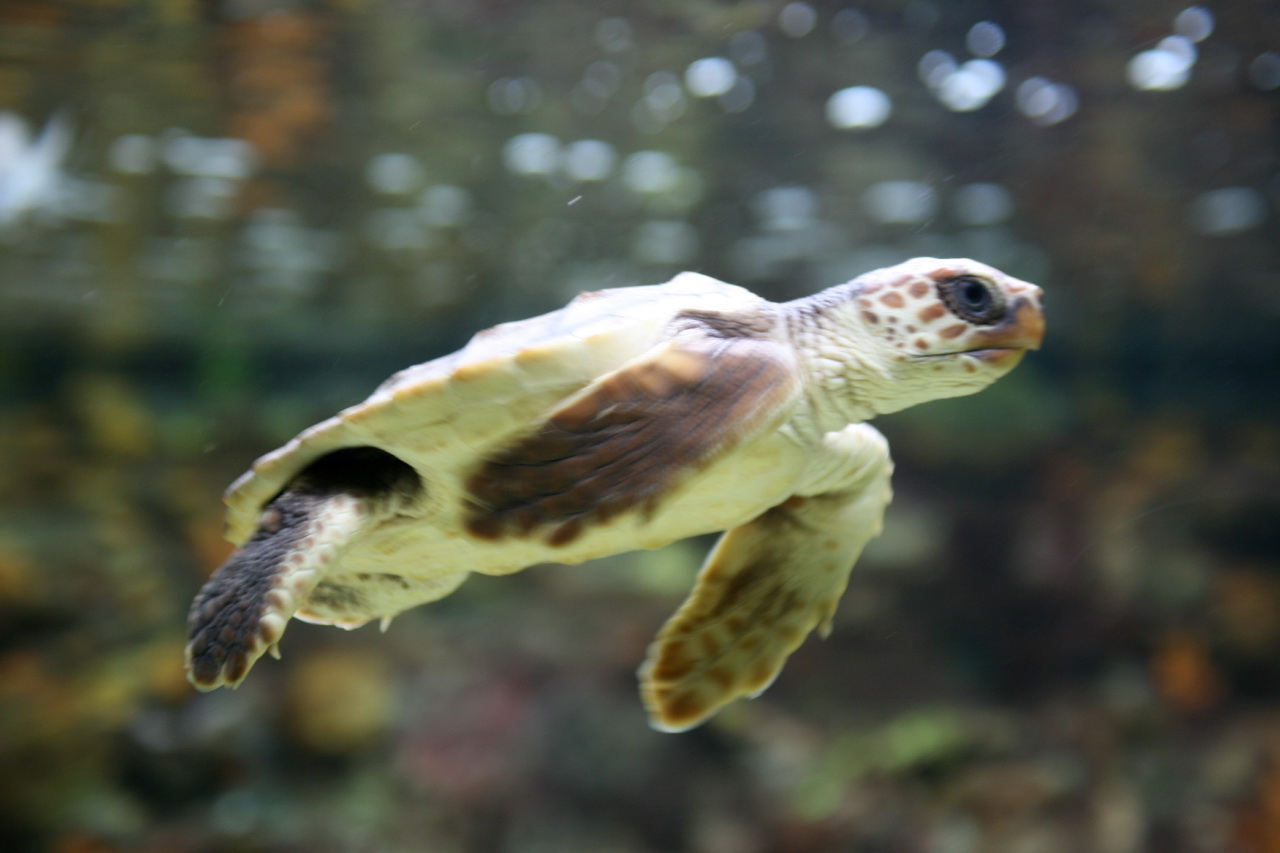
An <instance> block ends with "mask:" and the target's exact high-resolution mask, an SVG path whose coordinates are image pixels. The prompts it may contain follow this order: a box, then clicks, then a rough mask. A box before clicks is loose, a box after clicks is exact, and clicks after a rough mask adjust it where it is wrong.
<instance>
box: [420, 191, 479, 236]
mask: <svg viewBox="0 0 1280 853" xmlns="http://www.w3.org/2000/svg"><path fill="white" fill-rule="evenodd" d="M418 211H419V212H420V213H421V215H422V218H423V219H424V220H425V221H426V222H428V223H429V224H431V225H439V226H441V227H451V226H456V225H464V224H466V223H467V222H468V221H469V220H470V219H471V193H470V192H468V191H467V190H466V189H465V188H463V187H459V186H455V185H453V184H437V185H436V186H434V187H427V188H426V189H425V190H423V191H422V195H420V196H419V197H418Z"/></svg>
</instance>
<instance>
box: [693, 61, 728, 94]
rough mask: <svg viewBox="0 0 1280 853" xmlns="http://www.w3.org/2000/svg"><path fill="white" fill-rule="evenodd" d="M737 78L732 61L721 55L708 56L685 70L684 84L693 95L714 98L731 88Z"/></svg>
mask: <svg viewBox="0 0 1280 853" xmlns="http://www.w3.org/2000/svg"><path fill="white" fill-rule="evenodd" d="M737 78H738V72H737V69H735V68H734V67H733V63H732V62H730V61H729V60H727V59H725V58H724V57H723V56H708V57H706V58H704V59H699V60H697V61H695V62H693V63H692V64H691V65H690V66H689V67H688V68H687V69H686V70H685V72H684V85H685V87H686V88H688V90H689V93H690V94H691V95H693V96H694V97H697V98H714V97H716V96H718V95H723V94H724V93H725V92H727V91H729V90H730V89H732V88H733V83H734V81H735V80H737Z"/></svg>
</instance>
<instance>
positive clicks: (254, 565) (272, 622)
mask: <svg viewBox="0 0 1280 853" xmlns="http://www.w3.org/2000/svg"><path fill="white" fill-rule="evenodd" d="M371 508H372V507H371V505H370V500H369V499H368V498H365V497H362V496H358V495H355V494H351V493H346V492H338V493H332V492H330V493H319V494H317V493H315V492H310V491H286V492H285V493H284V494H282V495H280V497H278V498H276V499H275V500H274V501H272V502H271V503H270V504H268V505H267V507H266V509H265V510H264V511H263V513H262V518H261V521H260V522H259V525H258V529H257V530H256V531H255V532H254V534H253V536H252V537H250V539H249V541H248V542H246V543H245V544H244V546H243V547H242V548H240V550H238V551H236V552H235V553H234V554H232V555H231V558H230V559H228V560H227V562H226V563H225V564H223V566H222V568H220V569H218V571H217V572H215V573H214V575H213V576H212V577H211V578H210V579H209V581H208V582H207V583H206V584H205V585H204V588H203V589H201V590H200V593H199V594H198V595H197V596H196V598H195V601H194V602H193V603H192V605H191V611H190V613H189V614H188V616H187V625H188V628H189V629H190V634H189V636H190V638H191V639H190V641H189V642H188V643H187V648H186V666H187V679H188V680H189V681H190V682H191V683H192V685H194V686H195V687H196V688H197V689H198V690H213V689H215V688H217V687H222V686H227V687H236V686H237V685H239V684H240V682H241V681H243V680H244V677H245V676H246V675H247V674H248V673H249V670H250V669H251V668H252V667H253V665H254V663H255V662H256V661H257V660H258V658H260V657H262V655H263V654H265V653H267V652H270V653H271V654H272V655H273V656H276V657H279V648H278V644H279V642H280V638H281V637H282V636H283V635H284V630H285V627H286V625H287V624H288V622H289V619H290V617H292V616H293V615H294V612H295V611H296V610H297V609H298V607H299V606H300V605H301V604H302V602H304V601H306V599H307V597H308V596H309V595H310V594H311V591H312V590H313V589H314V588H315V586H316V584H317V583H318V582H319V580H320V578H321V577H322V576H323V575H324V573H325V571H326V569H327V568H328V567H329V566H330V565H331V564H332V563H333V561H334V560H335V558H336V557H337V555H338V552H339V551H340V550H341V549H342V547H343V546H345V545H346V543H348V542H350V541H351V540H352V538H354V537H355V536H356V535H357V534H358V533H359V531H360V529H361V528H362V527H363V526H364V525H365V524H366V523H367V522H368V519H369V516H370V510H371Z"/></svg>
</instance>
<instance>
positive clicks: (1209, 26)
mask: <svg viewBox="0 0 1280 853" xmlns="http://www.w3.org/2000/svg"><path fill="white" fill-rule="evenodd" d="M1213 25H1214V22H1213V13H1212V12H1210V11H1209V10H1208V9H1206V8H1205V7H1203V6H1188V7H1187V8H1185V9H1183V10H1182V11H1181V12H1179V13H1178V16H1177V17H1176V18H1174V19H1173V31H1174V32H1175V33H1177V34H1178V35H1180V36H1182V37H1183V38H1188V39H1191V41H1204V40H1205V39H1207V38H1208V37H1209V35H1210V34H1211V33H1213Z"/></svg>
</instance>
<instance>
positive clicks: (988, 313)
mask: <svg viewBox="0 0 1280 853" xmlns="http://www.w3.org/2000/svg"><path fill="white" fill-rule="evenodd" d="M938 295H939V296H940V297H942V301H943V302H944V303H946V306H947V307H948V308H950V309H951V313H952V314H955V315H956V316H957V317H959V318H960V319H961V320H968V321H969V322H970V323H974V324H976V325H979V326H990V325H991V324H993V323H998V322H999V321H1000V320H1001V319H1002V318H1003V317H1004V310H1005V304H1004V296H1003V294H1001V292H1000V291H999V289H997V288H996V286H995V285H994V284H992V283H991V282H989V281H987V280H985V279H981V278H978V277H977V276H972V275H960V276H956V277H955V278H949V279H946V280H945V281H940V282H938Z"/></svg>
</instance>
